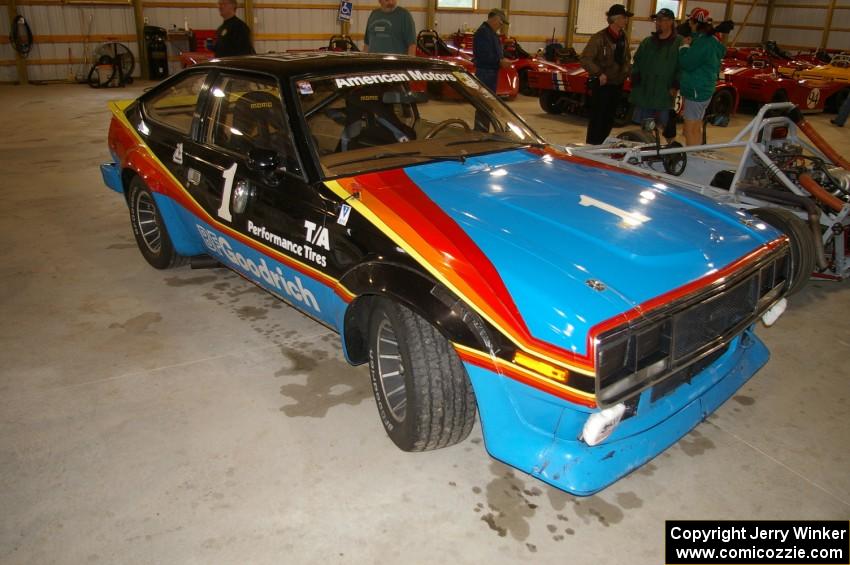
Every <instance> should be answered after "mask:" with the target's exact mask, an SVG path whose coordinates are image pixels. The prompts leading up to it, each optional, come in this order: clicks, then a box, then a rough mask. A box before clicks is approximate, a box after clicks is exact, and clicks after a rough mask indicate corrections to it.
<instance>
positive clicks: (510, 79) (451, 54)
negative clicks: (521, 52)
mask: <svg viewBox="0 0 850 565" xmlns="http://www.w3.org/2000/svg"><path fill="white" fill-rule="evenodd" d="M416 55H417V56H418V57H425V58H428V59H437V60H439V61H449V62H452V63H455V64H457V65H460V66H462V67H463V68H465V69H466V70H467V71H468V72H469V73H470V74H475V63H474V62H473V60H472V51H471V45H470V50H465V49H461V48H459V47H456V46H454V45H449V44H447V43H446V42H445V41H443V39H442V38H441V37H440V34H439V33H437V32H436V30H433V29H423V30H422V31H420V32H419V33H418V34H417V35H416ZM519 91H520V88H519V76H518V74H517V71H516V69H515V68H514V67H510V68H501V69H499V76H498V79H497V83H496V94H497V95H498V96H500V97H502V98H506V99H508V100H513V99H514V98H516V96H517V94H518V93H519ZM453 92H454V90H452V89H447V90H446V91H445V92H444V93H443V94H444V96H452V95H453V94H452V93H453Z"/></svg>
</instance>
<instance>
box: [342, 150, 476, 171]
mask: <svg viewBox="0 0 850 565" xmlns="http://www.w3.org/2000/svg"><path fill="white" fill-rule="evenodd" d="M390 157H416V158H417V159H431V160H433V161H459V162H461V163H465V162H466V159H467V155H428V154H426V153H422V152H421V151H401V152H398V153H395V152H392V151H385V152H383V153H375V154H374V155H370V156H368V157H362V158H360V159H351V160H348V161H343V162H342V163H335V164H333V165H330V166H331V167H342V166H344V165H353V164H354V163H360V162H365V161H378V160H380V159H389V158H390Z"/></svg>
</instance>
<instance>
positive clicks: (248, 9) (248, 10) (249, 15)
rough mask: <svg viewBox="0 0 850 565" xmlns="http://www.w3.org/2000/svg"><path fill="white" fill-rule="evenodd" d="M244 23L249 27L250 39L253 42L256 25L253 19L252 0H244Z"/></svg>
mask: <svg viewBox="0 0 850 565" xmlns="http://www.w3.org/2000/svg"><path fill="white" fill-rule="evenodd" d="M244 7H245V23H247V24H248V27H249V28H250V29H251V35H252V37H251V41H252V42H253V40H254V39H253V35H254V28H255V27H256V22H255V20H254V0H245V6H244Z"/></svg>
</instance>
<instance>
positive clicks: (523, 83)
mask: <svg viewBox="0 0 850 565" xmlns="http://www.w3.org/2000/svg"><path fill="white" fill-rule="evenodd" d="M518 74H519V77H518V79H517V80H518V81H519V93H520V94H522V95H523V96H537V89H536V88H531V87H530V86H528V69H520V71H519V73H518Z"/></svg>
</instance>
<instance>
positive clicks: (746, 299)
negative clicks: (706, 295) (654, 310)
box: [673, 274, 759, 361]
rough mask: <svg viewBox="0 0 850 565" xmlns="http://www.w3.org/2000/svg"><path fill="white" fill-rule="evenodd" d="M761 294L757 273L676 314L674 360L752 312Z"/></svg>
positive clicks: (747, 316)
mask: <svg viewBox="0 0 850 565" xmlns="http://www.w3.org/2000/svg"><path fill="white" fill-rule="evenodd" d="M758 294H759V277H758V274H755V275H753V276H751V277H750V278H749V279H747V280H745V281H744V282H742V283H740V284H738V285H737V286H736V287H734V288H732V289H731V290H729V291H728V292H726V293H723V294H721V295H720V296H717V297H715V298H712V299H711V300H706V301H705V302H703V303H701V304H697V305H696V306H693V307H691V308H689V309H687V310H685V311H684V312H680V313H678V314H676V315H675V316H673V360H674V361H677V360H679V359H684V358H685V357H687V356H688V355H691V354H692V353H694V352H695V351H697V350H698V349H700V348H701V347H702V346H703V345H705V344H706V343H711V342H712V341H714V340H716V339H717V338H719V337H721V336H723V335H725V334H726V333H727V332H728V331H729V330H730V329H732V328H734V327H735V326H737V325H738V324H740V323H741V322H743V321H744V320H746V319H748V318H749V317H750V316H752V315H753V312H754V311H755V309H756V305H757V304H758V299H759V295H758Z"/></svg>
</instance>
